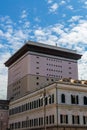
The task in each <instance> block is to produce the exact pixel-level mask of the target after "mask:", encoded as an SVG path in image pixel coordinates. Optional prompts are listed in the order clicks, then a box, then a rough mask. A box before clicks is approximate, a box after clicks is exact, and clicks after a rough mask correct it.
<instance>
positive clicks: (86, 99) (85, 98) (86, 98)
mask: <svg viewBox="0 0 87 130" xmlns="http://www.w3.org/2000/svg"><path fill="white" fill-rule="evenodd" d="M83 100H84V101H83V102H84V105H87V97H86V96H84V97H83Z"/></svg>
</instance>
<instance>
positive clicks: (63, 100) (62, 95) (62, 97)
mask: <svg viewBox="0 0 87 130" xmlns="http://www.w3.org/2000/svg"><path fill="white" fill-rule="evenodd" d="M61 102H62V103H65V95H64V94H61Z"/></svg>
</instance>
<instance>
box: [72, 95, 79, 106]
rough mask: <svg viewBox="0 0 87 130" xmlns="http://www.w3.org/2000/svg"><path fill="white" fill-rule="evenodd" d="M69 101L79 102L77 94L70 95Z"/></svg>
mask: <svg viewBox="0 0 87 130" xmlns="http://www.w3.org/2000/svg"><path fill="white" fill-rule="evenodd" d="M71 103H72V104H79V99H78V95H71Z"/></svg>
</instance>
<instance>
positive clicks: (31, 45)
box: [5, 41, 82, 67]
mask: <svg viewBox="0 0 87 130" xmlns="http://www.w3.org/2000/svg"><path fill="white" fill-rule="evenodd" d="M28 51H31V52H38V53H40V54H47V55H53V56H59V57H63V58H68V59H74V60H79V59H80V58H81V56H82V55H80V54H77V53H76V51H75V50H69V49H64V48H60V47H57V46H56V47H55V46H51V45H45V44H41V43H37V42H31V41H29V42H27V43H26V44H25V45H24V46H23V47H21V48H20V49H19V50H18V51H17V52H16V53H15V54H14V55H13V56H12V57H10V58H9V59H8V60H7V61H6V62H5V65H6V66H7V67H9V66H10V65H12V64H13V63H14V62H15V61H17V60H18V59H19V58H20V57H21V56H23V55H24V54H25V53H26V52H28Z"/></svg>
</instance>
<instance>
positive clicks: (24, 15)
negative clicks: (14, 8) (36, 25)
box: [21, 10, 28, 19]
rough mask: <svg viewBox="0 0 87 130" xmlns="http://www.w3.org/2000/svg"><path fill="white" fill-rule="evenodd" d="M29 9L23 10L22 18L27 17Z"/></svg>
mask: <svg viewBox="0 0 87 130" xmlns="http://www.w3.org/2000/svg"><path fill="white" fill-rule="evenodd" d="M27 15H28V14H27V11H26V10H23V11H22V14H21V18H22V19H23V18H26V17H27Z"/></svg>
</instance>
